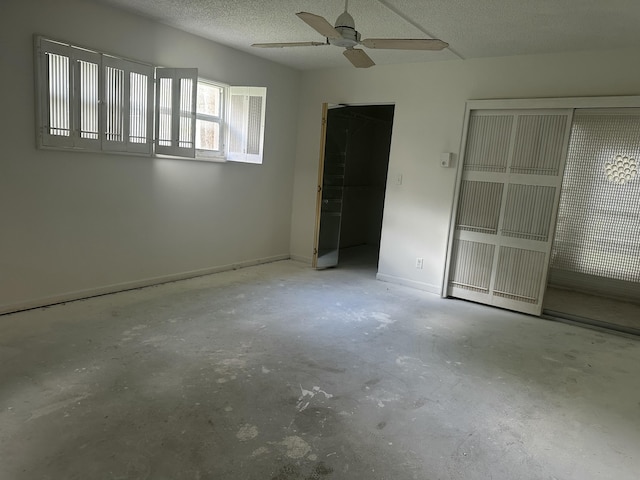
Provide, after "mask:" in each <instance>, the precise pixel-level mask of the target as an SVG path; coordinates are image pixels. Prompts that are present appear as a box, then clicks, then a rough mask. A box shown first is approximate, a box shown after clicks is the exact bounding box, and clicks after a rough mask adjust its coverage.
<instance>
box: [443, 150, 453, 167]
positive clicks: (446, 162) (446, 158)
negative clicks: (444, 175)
mask: <svg viewBox="0 0 640 480" xmlns="http://www.w3.org/2000/svg"><path fill="white" fill-rule="evenodd" d="M452 160H453V153H451V152H442V153H441V154H440V166H441V167H442V168H449V167H450V166H451V161H452Z"/></svg>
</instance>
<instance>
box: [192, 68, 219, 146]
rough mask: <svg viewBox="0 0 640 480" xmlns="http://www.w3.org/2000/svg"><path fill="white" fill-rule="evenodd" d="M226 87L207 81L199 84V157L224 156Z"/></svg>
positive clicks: (197, 129) (197, 120)
mask: <svg viewBox="0 0 640 480" xmlns="http://www.w3.org/2000/svg"><path fill="white" fill-rule="evenodd" d="M224 94H225V87H224V86H223V85H218V84H216V83H213V82H209V81H207V80H200V81H199V82H198V104H197V107H196V150H197V152H198V156H203V157H208V156H216V157H222V156H224V124H223V118H224Z"/></svg>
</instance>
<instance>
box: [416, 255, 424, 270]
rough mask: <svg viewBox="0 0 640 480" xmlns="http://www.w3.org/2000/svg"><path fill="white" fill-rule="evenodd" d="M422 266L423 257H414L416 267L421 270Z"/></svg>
mask: <svg viewBox="0 0 640 480" xmlns="http://www.w3.org/2000/svg"><path fill="white" fill-rule="evenodd" d="M422 267H424V259H423V258H420V257H418V258H416V268H418V269H420V270H422Z"/></svg>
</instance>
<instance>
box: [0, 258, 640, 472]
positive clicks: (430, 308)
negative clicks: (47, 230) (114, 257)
mask: <svg viewBox="0 0 640 480" xmlns="http://www.w3.org/2000/svg"><path fill="white" fill-rule="evenodd" d="M374 273H375V272H374V271H373V270H370V269H366V268H351V269H348V268H347V269H345V268H338V269H332V270H327V271H322V272H315V271H312V270H311V269H309V268H308V267H306V266H304V265H302V264H299V263H296V262H293V261H285V262H278V263H274V264H269V265H262V266H258V267H253V268H248V269H243V270H238V271H233V272H227V273H222V274H217V275H212V276H207V277H201V278H197V279H192V280H188V281H183V282H176V283H172V284H167V285H162V286H157V287H151V288H146V289H142V290H139V291H133V292H126V293H120V294H115V295H109V296H104V297H100V298H94V299H90V300H85V301H78V302H73V303H68V304H66V305H59V306H54V307H50V308H45V309H38V310H33V311H28V312H22V313H18V314H13V315H5V316H3V317H0V459H1V461H0V479H2V480H5V479H7V480H22V479H29V480H34V479H43V480H44V479H64V480H72V479H82V480H86V479H91V480H100V479H154V480H156V479H172V480H176V479H194V480H196V479H216V480H217V479H251V480H253V479H255V480H258V479H260V480H265V479H266V480H305V479H326V480H338V479H350V480H351V479H367V480H372V479H373V480H375V479H393V480H404V479H421V480H423V479H426V480H436V479H440V480H444V479H465V480H467V479H469V480H471V479H482V480H487V479H494V480H498V479H505V480H507V479H508V480H514V479H549V480H550V479H556V480H564V479H580V480H585V479H608V480H610V479H616V480H626V479H628V480H631V479H637V478H638V475H639V473H638V472H640V449H639V445H640V375H639V373H640V341H638V340H637V339H636V338H628V337H623V336H616V335H613V334H608V333H601V332H598V331H593V330H588V329H585V328H581V327H577V326H572V325H565V324H561V323H556V322H551V321H547V320H541V319H538V318H533V317H529V316H524V315H518V314H514V313H510V312H507V311H502V310H497V309H493V308H490V307H484V306H480V305H475V304H471V303H467V302H463V301H456V300H442V299H440V298H438V297H436V296H433V295H429V294H426V293H424V292H421V291H417V290H413V289H410V288H406V287H401V286H397V285H391V284H386V283H382V282H379V281H376V280H375V279H374Z"/></svg>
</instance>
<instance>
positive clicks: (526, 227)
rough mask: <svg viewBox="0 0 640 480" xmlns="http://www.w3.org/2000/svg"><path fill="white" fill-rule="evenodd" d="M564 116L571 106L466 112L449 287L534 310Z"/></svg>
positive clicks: (553, 206) (554, 202)
mask: <svg viewBox="0 0 640 480" xmlns="http://www.w3.org/2000/svg"><path fill="white" fill-rule="evenodd" d="M571 117H572V111H571V110H551V111H550V110H541V111H515V110H513V111H473V112H471V115H470V117H469V125H468V129H467V132H468V133H467V140H466V149H465V158H464V159H463V165H462V169H463V171H462V178H461V185H460V189H459V197H458V208H457V211H456V219H455V228H454V235H453V238H452V245H451V263H450V265H449V278H448V291H447V293H448V294H449V295H451V296H454V297H458V298H464V299H467V300H472V301H477V302H481V303H486V304H489V305H495V306H499V307H503V308H508V309H511V310H516V311H520V312H525V313H531V314H535V315H539V314H540V313H541V311H542V297H543V293H544V285H545V283H546V276H547V271H548V263H549V253H550V249H551V241H552V239H553V230H554V225H555V218H556V214H557V206H558V200H559V193H560V185H561V181H562V170H563V168H564V160H565V157H566V152H567V145H568V140H569V130H570V124H571Z"/></svg>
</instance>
